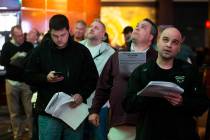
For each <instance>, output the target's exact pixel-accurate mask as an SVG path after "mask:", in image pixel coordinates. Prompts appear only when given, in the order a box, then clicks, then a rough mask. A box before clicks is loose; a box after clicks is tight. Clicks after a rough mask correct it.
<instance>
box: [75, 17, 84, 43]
mask: <svg viewBox="0 0 210 140" xmlns="http://www.w3.org/2000/svg"><path fill="white" fill-rule="evenodd" d="M86 28H87V24H86V23H85V21H83V20H78V21H77V22H76V24H75V28H74V33H73V37H74V41H77V42H80V41H82V40H84V39H85V32H86Z"/></svg>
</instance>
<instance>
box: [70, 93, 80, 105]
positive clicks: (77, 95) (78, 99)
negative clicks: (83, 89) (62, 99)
mask: <svg viewBox="0 0 210 140" xmlns="http://www.w3.org/2000/svg"><path fill="white" fill-rule="evenodd" d="M72 98H73V99H74V101H72V102H70V107H71V108H75V107H77V106H78V105H80V104H81V103H82V102H83V98H82V96H81V95H80V94H79V93H77V94H74V95H73V96H72Z"/></svg>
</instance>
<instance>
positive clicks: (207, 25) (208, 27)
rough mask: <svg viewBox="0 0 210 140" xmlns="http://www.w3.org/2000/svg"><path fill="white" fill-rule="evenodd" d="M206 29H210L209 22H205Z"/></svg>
mask: <svg viewBox="0 0 210 140" xmlns="http://www.w3.org/2000/svg"><path fill="white" fill-rule="evenodd" d="M206 28H207V29H210V20H207V21H206Z"/></svg>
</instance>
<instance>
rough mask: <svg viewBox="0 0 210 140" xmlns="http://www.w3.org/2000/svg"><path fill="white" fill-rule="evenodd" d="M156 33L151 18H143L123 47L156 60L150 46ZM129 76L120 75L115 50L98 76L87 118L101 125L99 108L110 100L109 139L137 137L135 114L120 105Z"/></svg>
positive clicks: (148, 58) (155, 55) (132, 139)
mask: <svg viewBox="0 0 210 140" xmlns="http://www.w3.org/2000/svg"><path fill="white" fill-rule="evenodd" d="M156 35H157V27H156V25H155V24H154V23H153V22H152V21H151V20H150V19H143V20H142V21H140V22H139V23H138V25H137V26H136V28H135V29H134V31H133V32H132V35H131V38H132V44H131V47H130V49H129V50H127V49H128V48H126V49H125V51H133V52H146V59H147V61H148V60H150V59H151V60H152V59H155V58H156V57H157V53H156V51H155V50H153V49H152V48H151V47H150V46H151V44H152V42H153V40H155V38H156ZM128 78H129V77H124V75H122V74H120V72H119V60H118V52H115V53H114V54H113V55H112V56H111V57H110V58H109V60H108V61H107V63H106V65H105V66H104V69H103V71H102V73H101V75H100V78H99V81H98V85H97V87H96V93H95V97H94V98H93V104H92V106H91V109H90V115H89V121H90V122H91V123H92V124H94V125H95V126H98V125H100V116H99V112H100V109H101V107H102V106H103V105H104V103H106V102H107V100H109V102H110V112H111V113H110V127H111V128H110V130H109V133H108V139H109V140H134V139H135V136H136V123H137V120H138V114H127V113H126V112H125V111H124V110H123V108H122V106H121V103H122V100H123V97H124V94H125V92H126V90H127V81H128Z"/></svg>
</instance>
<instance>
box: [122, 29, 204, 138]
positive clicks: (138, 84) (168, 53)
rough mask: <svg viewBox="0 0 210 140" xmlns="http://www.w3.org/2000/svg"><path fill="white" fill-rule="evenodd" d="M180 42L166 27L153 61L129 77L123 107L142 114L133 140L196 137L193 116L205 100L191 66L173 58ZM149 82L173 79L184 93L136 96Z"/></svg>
mask: <svg viewBox="0 0 210 140" xmlns="http://www.w3.org/2000/svg"><path fill="white" fill-rule="evenodd" d="M181 43H182V36H181V33H180V32H179V30H178V29H176V28H174V27H169V28H166V29H165V30H163V32H162V33H161V34H160V36H159V38H158V41H157V47H158V58H157V60H156V61H150V62H148V63H146V64H144V65H141V66H139V67H138V68H137V69H135V71H134V72H133V73H132V75H131V77H130V80H129V83H128V90H127V94H126V97H125V99H124V101H123V107H124V109H125V110H126V112H128V113H131V112H132V113H134V112H141V113H142V114H144V115H142V118H141V119H140V120H139V122H138V126H139V127H137V129H136V131H137V137H136V140H154V139H158V140H199V137H198V135H197V132H196V124H195V120H194V117H196V116H199V115H201V114H202V113H203V112H204V111H205V110H206V109H207V107H208V99H207V97H206V96H205V94H204V93H202V83H201V80H200V79H201V77H199V76H198V72H197V71H196V70H195V69H194V68H193V65H191V64H189V63H187V62H184V61H182V60H178V59H175V57H176V55H177V53H178V52H179V51H180V46H181ZM150 81H168V82H173V83H175V84H177V85H179V86H180V87H181V88H183V89H184V92H183V93H182V94H178V93H176V92H172V91H171V92H169V93H168V94H167V95H165V96H163V97H162V98H157V97H146V96H138V95H137V92H138V91H140V90H141V89H143V88H144V87H145V86H146V85H147V84H148V83H149V82H150ZM155 92H156V91H154V93H155Z"/></svg>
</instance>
